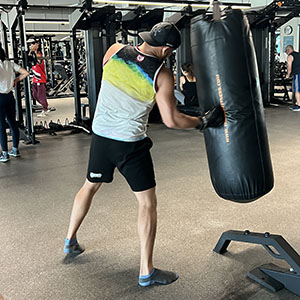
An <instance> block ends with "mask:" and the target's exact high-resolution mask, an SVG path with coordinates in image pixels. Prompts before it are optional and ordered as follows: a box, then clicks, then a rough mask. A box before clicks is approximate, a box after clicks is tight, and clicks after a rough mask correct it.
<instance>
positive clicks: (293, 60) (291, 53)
mask: <svg viewBox="0 0 300 300" xmlns="http://www.w3.org/2000/svg"><path fill="white" fill-rule="evenodd" d="M285 53H286V54H287V55H288V58H287V70H288V72H287V75H286V77H287V78H289V77H290V76H291V75H292V76H293V92H294V93H295V97H296V105H295V106H294V108H293V111H300V53H299V52H296V51H295V50H294V47H293V46H292V45H288V46H286V48H285Z"/></svg>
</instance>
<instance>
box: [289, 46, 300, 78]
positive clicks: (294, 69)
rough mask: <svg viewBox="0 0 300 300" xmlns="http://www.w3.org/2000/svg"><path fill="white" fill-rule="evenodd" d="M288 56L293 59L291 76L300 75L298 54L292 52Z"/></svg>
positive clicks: (299, 54) (299, 55) (299, 56)
mask: <svg viewBox="0 0 300 300" xmlns="http://www.w3.org/2000/svg"><path fill="white" fill-rule="evenodd" d="M290 55H292V56H293V57H294V60H293V64H292V75H297V74H300V53H299V52H296V51H293V52H292V53H291V54H290Z"/></svg>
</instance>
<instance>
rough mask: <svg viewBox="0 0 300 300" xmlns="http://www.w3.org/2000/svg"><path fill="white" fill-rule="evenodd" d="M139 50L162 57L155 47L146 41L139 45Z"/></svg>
mask: <svg viewBox="0 0 300 300" xmlns="http://www.w3.org/2000/svg"><path fill="white" fill-rule="evenodd" d="M139 50H140V51H141V52H143V53H145V54H147V55H151V56H154V57H156V58H157V59H161V58H160V56H159V53H158V51H155V48H154V47H149V46H148V45H147V44H146V43H143V44H142V45H141V46H139Z"/></svg>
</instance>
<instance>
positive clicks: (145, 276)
mask: <svg viewBox="0 0 300 300" xmlns="http://www.w3.org/2000/svg"><path fill="white" fill-rule="evenodd" d="M153 272H154V269H152V272H151V273H150V274H148V275H140V276H139V278H140V279H147V278H149V277H151V276H152V274H153Z"/></svg>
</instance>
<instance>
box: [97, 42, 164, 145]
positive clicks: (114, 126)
mask: <svg viewBox="0 0 300 300" xmlns="http://www.w3.org/2000/svg"><path fill="white" fill-rule="evenodd" d="M162 65H163V64H162V62H161V61H160V60H159V59H157V58H155V57H154V56H149V55H147V54H144V53H142V52H141V51H139V49H138V48H137V47H136V48H134V47H132V46H124V47H122V48H121V49H120V50H118V51H117V52H116V53H115V54H114V55H113V56H112V57H111V58H110V59H109V60H108V62H107V63H105V65H104V66H103V76H102V81H101V89H100V93H99V96H98V102H97V106H96V111H95V115H94V120H93V125H92V129H93V132H94V133H95V134H97V135H99V136H103V137H107V138H111V139H114V140H119V141H125V142H132V141H138V140H141V139H143V138H145V137H146V136H147V135H146V129H147V123H148V117H149V114H150V112H151V110H152V108H153V106H154V104H155V94H156V90H155V82H156V77H157V74H158V72H159V71H160V69H161V67H162Z"/></svg>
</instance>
